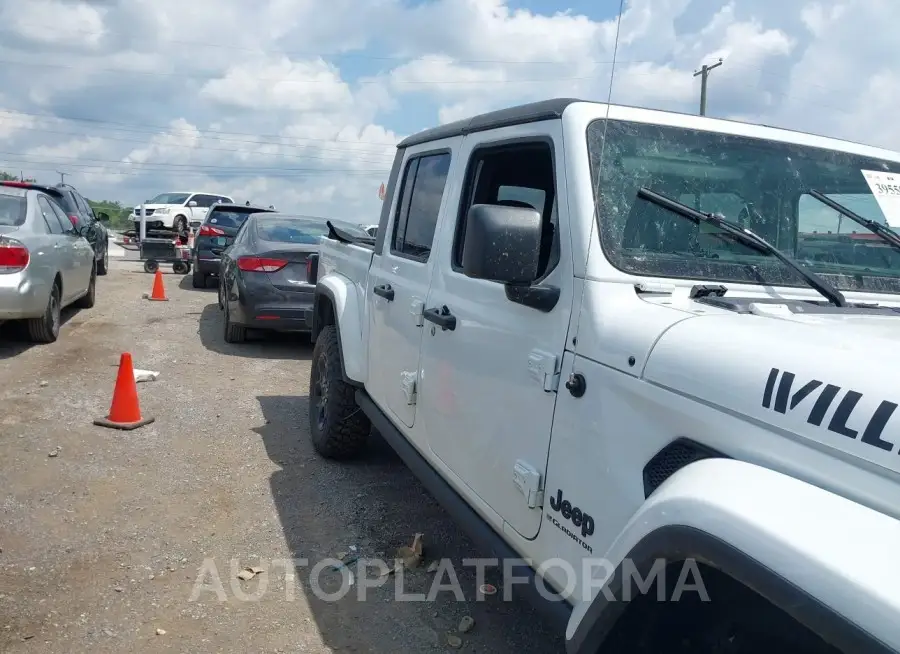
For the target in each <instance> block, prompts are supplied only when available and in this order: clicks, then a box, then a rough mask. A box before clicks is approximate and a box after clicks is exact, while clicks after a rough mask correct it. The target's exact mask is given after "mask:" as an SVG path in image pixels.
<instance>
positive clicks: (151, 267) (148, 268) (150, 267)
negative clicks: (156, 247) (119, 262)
mask: <svg viewBox="0 0 900 654" xmlns="http://www.w3.org/2000/svg"><path fill="white" fill-rule="evenodd" d="M157 270H159V261H157V260H156V259H147V260H146V261H145V262H144V272H147V273H150V274H151V275H152V274H153V273H155V272H156V271H157Z"/></svg>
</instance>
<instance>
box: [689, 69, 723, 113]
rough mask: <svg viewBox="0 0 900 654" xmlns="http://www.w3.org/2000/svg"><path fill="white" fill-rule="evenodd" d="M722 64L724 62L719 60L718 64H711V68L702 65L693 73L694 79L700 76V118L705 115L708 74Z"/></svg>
mask: <svg viewBox="0 0 900 654" xmlns="http://www.w3.org/2000/svg"><path fill="white" fill-rule="evenodd" d="M723 63H724V62H723V61H722V59H719V62H718V63H715V64H713V65H712V66H707V65H706V64H703V67H702V68H701V69H700V70H698V71H697V72H695V73H694V77H697V75H701V76H702V77H701V78H700V115H701V116H705V115H706V81H707V80H708V79H709V72H710V71H711V70H712V69H713V68H718V67H719V66H721V65H722V64H723Z"/></svg>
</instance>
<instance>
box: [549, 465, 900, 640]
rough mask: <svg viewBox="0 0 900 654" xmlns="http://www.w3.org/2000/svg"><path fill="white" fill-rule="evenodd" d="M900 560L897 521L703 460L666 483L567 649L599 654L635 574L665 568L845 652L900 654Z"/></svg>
mask: <svg viewBox="0 0 900 654" xmlns="http://www.w3.org/2000/svg"><path fill="white" fill-rule="evenodd" d="M898 551H900V521H898V520H895V519H894V518H892V517H890V516H887V515H885V514H883V513H879V512H878V511H875V510H872V509H869V508H867V507H865V506H862V505H860V504H857V503H855V502H853V501H851V500H848V499H846V498H844V497H841V496H839V495H835V494H834V493H831V492H829V491H826V490H823V489H821V488H819V487H816V486H813V485H811V484H808V483H806V482H804V481H801V480H799V479H796V478H793V477H789V476H787V475H783V474H781V473H778V472H775V471H772V470H769V469H767V468H762V467H760V466H757V465H753V464H750V463H745V462H742V461H736V460H731V459H707V460H703V461H698V462H696V463H692V464H690V465H688V466H686V467H684V468H682V469H681V470H679V471H678V472H676V473H675V474H673V475H672V476H671V477H670V478H669V479H668V480H666V482H665V483H664V484H663V485H662V486H660V487H659V488H658V489H657V490H656V491H655V492H654V493H653V494H652V495H651V496H650V497H649V498H648V499H647V501H646V502H645V503H644V504H643V505H642V506H641V508H640V509H639V510H638V512H637V513H636V514H635V515H634V516H633V517H632V519H631V520H630V521H629V523H628V524H627V525H626V527H625V529H624V530H623V531H622V533H621V534H620V535H619V537H618V538H617V539H616V541H615V542H614V543H613V545H612V547H611V548H610V550H609V552H608V553H607V556H606V561H608V562H609V567H607V568H606V569H605V570H599V571H598V574H597V575H595V578H594V579H592V582H591V583H586V584H585V587H586V588H587V589H588V590H587V591H586V592H588V593H590V596H587V597H583V598H581V599H583V600H584V601H581V602H578V603H576V604H575V607H574V610H573V612H572V616H571V618H570V620H569V624H568V627H567V629H566V649H567V651H568V652H569V653H570V654H575V653H577V654H581V653H582V652H589V651H590V652H593V651H596V645H597V643H598V642H602V639H603V638H604V637H605V635H606V634H607V633H608V632H609V630H610V629H611V628H612V624H613V623H614V622H615V619H616V618H617V617H618V614H619V613H621V611H622V610H623V609H624V602H623V601H620V600H621V597H620V595H624V593H622V588H623V585H624V584H625V583H629V581H628V580H627V578H626V575H627V574H628V571H637V572H638V573H639V574H641V575H646V574H647V573H648V572H650V568H651V567H652V564H653V563H654V562H655V561H656V560H657V559H667V560H668V561H673V562H677V561H684V560H687V559H695V560H697V561H699V562H702V563H706V564H708V565H712V566H713V567H716V568H719V569H720V570H722V571H723V572H725V573H726V574H728V575H730V576H731V577H733V578H735V579H736V580H737V581H740V582H742V583H743V584H745V585H746V586H749V587H751V588H753V589H754V590H756V591H757V592H759V593H760V594H761V595H763V596H764V597H766V599H768V600H770V601H771V602H773V603H774V604H775V605H776V606H778V607H779V608H781V609H782V610H785V611H786V612H787V613H788V614H790V615H791V616H792V617H794V618H795V619H797V620H798V621H799V622H800V623H802V624H804V625H806V626H807V627H809V628H811V629H813V631H815V632H816V633H818V634H820V635H821V636H823V637H825V638H826V640H829V641H830V642H832V643H833V644H835V645H837V646H839V647H840V648H841V649H842V651H859V652H862V651H867V652H895V651H900V623H898V621H897V619H896V616H897V615H898V613H900V584H898V581H900V557H898V556H897V554H896V553H897V552H898ZM610 567H615V571H614V572H613V574H612V576H611V577H608V575H609V572H610ZM631 574H634V572H631ZM605 576H606V583H605V586H604V583H603V582H604V577H605ZM632 578H633V577H632ZM643 578H644V579H646V578H647V577H646V576H645V577H643ZM631 593H632V596H633V595H634V591H633V587H632V591H631ZM610 597H613V598H614V600H613V601H611V600H610V599H609V598H610ZM712 600H713V601H715V598H712ZM592 648H593V649H592Z"/></svg>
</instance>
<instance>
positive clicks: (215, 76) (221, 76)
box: [0, 59, 603, 87]
mask: <svg viewBox="0 0 900 654" xmlns="http://www.w3.org/2000/svg"><path fill="white" fill-rule="evenodd" d="M0 65H2V66H9V67H10V68H21V67H23V66H32V67H37V68H60V69H64V70H79V71H87V72H92V73H111V74H114V75H147V76H151V77H178V78H180V79H205V80H222V81H225V79H226V78H225V75H226V74H227V72H228V70H227V69H226V70H225V71H217V72H211V73H190V72H186V71H172V72H161V71H150V70H125V69H119V68H94V67H93V66H91V67H86V66H76V65H73V64H48V63H44V62H38V61H9V60H3V59H0ZM559 65H560V66H571V65H572V62H560V64H559ZM479 72H482V71H479ZM599 77H603V75H586V76H583V77H546V78H544V79H489V80H487V79H479V80H460V79H453V80H441V79H431V80H429V81H427V82H412V81H403V80H397V79H396V78H395V79H392V80H391V83H392V84H398V85H400V86H425V87H428V86H437V85H441V84H453V85H462V86H466V85H472V84H549V83H555V82H577V81H584V80H589V79H597V78H599ZM253 79H254V80H255V81H261V82H277V83H279V84H334V83H338V84H346V83H347V82H345V81H344V80H343V79H342V78H340V77H335V78H332V79H320V78H313V77H310V78H307V79H292V78H290V77H255V76H254V77H253ZM358 83H359V84H383V83H384V79H375V78H370V79H362V80H359V81H358Z"/></svg>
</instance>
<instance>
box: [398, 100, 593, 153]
mask: <svg viewBox="0 0 900 654" xmlns="http://www.w3.org/2000/svg"><path fill="white" fill-rule="evenodd" d="M575 102H584V101H583V100H578V99H575V98H554V99H552V100H541V101H540V102H531V103H529V104H521V105H518V106H515V107H509V108H507V109H499V110H497V111H489V112H488V113H485V114H479V115H477V116H473V117H472V118H465V119H463V120H457V121H456V122H453V123H447V124H446V125H441V126H440V127H433V128H431V129H426V130H425V131H423V132H419V133H418V134H413V135H412V136H407V137H406V138H405V139H403V140H402V141H400V143H398V144H397V147H398V148H406V147H409V146H411V145H418V144H420V143H428V142H429V141H438V140H440V139H449V138H453V137H454V136H463V135H465V134H471V133H472V132H483V131H486V130H489V129H497V128H499V127H509V126H511V125H522V124H525V123H536V122H538V121H540V120H553V119H554V118H562V114H563V111H565V110H566V107H568V106H569V105H570V104H573V103H575Z"/></svg>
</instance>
